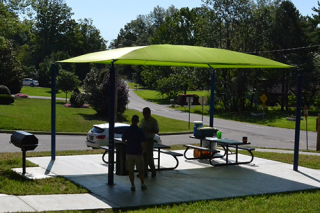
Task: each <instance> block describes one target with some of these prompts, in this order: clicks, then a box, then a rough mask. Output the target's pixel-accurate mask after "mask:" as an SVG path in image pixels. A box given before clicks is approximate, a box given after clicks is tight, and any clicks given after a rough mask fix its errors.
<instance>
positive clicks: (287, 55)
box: [272, 1, 312, 110]
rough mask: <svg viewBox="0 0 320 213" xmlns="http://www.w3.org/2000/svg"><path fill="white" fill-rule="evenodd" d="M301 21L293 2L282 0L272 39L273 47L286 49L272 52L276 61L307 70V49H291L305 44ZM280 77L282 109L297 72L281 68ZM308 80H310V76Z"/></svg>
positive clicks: (308, 61)
mask: <svg viewBox="0 0 320 213" xmlns="http://www.w3.org/2000/svg"><path fill="white" fill-rule="evenodd" d="M302 23H303V19H302V18H301V15H300V13H299V11H298V10H297V9H296V8H295V6H294V5H293V3H292V2H291V1H282V2H281V3H280V6H279V8H277V9H276V11H275V19H274V25H273V26H274V27H273V30H272V32H273V33H272V38H273V39H272V40H273V48H274V49H276V50H288V51H277V52H274V55H275V58H277V60H278V61H280V62H283V63H288V64H292V65H296V66H297V67H298V68H299V69H302V70H304V71H305V72H307V71H308V70H309V69H308V68H309V67H310V62H312V59H311V58H310V56H311V55H310V54H309V52H308V51H309V50H308V49H297V50H293V48H297V47H305V46H306V45H307V36H306V34H305V31H304V30H303V27H302V26H303V25H302ZM290 49H291V50H290ZM311 69H312V68H311ZM280 79H281V81H280V84H281V86H282V95H281V110H284V107H286V109H287V110H288V107H289V105H288V94H289V91H290V90H291V91H292V92H294V91H296V89H295V88H296V79H297V72H296V71H291V72H290V71H288V70H281V78H280ZM310 80H312V77H311V78H310Z"/></svg>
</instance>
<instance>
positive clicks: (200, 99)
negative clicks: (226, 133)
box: [199, 96, 208, 121]
mask: <svg viewBox="0 0 320 213" xmlns="http://www.w3.org/2000/svg"><path fill="white" fill-rule="evenodd" d="M207 100H208V98H207V97H206V96H201V97H200V98H199V102H200V104H201V105H202V121H203V106H204V105H205V104H206V103H207Z"/></svg>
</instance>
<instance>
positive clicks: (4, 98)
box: [0, 94, 14, 105]
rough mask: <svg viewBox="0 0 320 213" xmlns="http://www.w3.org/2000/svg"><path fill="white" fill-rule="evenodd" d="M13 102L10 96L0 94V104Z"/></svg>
mask: <svg viewBox="0 0 320 213" xmlns="http://www.w3.org/2000/svg"><path fill="white" fill-rule="evenodd" d="M13 102H14V98H13V97H12V96H11V95H7V94H0V104H6V105H9V104H12V103H13Z"/></svg>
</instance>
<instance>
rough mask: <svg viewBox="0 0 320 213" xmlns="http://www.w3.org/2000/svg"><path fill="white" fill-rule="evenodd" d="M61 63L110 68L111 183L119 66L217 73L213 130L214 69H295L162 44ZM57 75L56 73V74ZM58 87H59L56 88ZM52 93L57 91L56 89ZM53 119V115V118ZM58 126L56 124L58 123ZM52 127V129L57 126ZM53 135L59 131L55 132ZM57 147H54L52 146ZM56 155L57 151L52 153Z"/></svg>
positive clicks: (228, 53) (245, 56)
mask: <svg viewBox="0 0 320 213" xmlns="http://www.w3.org/2000/svg"><path fill="white" fill-rule="evenodd" d="M58 62H61V63H101V64H111V67H110V91H109V97H110V103H109V124H110V126H109V146H110V147H109V172H108V184H109V185H112V184H113V170H114V167H113V163H114V158H113V153H114V139H113V138H114V132H113V131H114V122H115V121H114V100H115V98H114V93H115V92H114V91H115V85H114V84H115V71H114V65H115V64H124V65H151V66H184V67H205V68H209V67H210V68H211V69H212V70H213V72H212V76H211V98H210V99H211V100H212V101H210V126H211V127H213V115H214V113H213V109H214V107H213V106H214V87H215V85H214V81H215V72H214V68H290V67H292V66H290V65H287V64H283V63H279V62H276V61H273V60H270V59H267V58H263V57H259V56H254V55H249V54H245V53H239V52H234V51H230V50H223V49H216V48H207V47H195V46H185V45H169V44H159V45H150V46H137V47H124V48H118V49H113V50H106V51H101V52H95V53H89V54H85V55H81V56H78V57H74V58H70V59H67V60H63V61H58ZM53 73H54V72H53ZM54 87H55V86H54ZM54 87H53V89H52V91H55V89H54ZM52 117H53V116H52ZM54 125H55V124H54ZM54 125H52V126H54ZM52 132H55V130H54V131H52ZM52 146H53V145H52ZM52 153H53V151H52Z"/></svg>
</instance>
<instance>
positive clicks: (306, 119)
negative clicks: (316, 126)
mask: <svg viewBox="0 0 320 213" xmlns="http://www.w3.org/2000/svg"><path fill="white" fill-rule="evenodd" d="M306 139H307V150H309V149H308V117H306Z"/></svg>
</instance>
